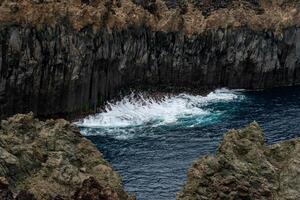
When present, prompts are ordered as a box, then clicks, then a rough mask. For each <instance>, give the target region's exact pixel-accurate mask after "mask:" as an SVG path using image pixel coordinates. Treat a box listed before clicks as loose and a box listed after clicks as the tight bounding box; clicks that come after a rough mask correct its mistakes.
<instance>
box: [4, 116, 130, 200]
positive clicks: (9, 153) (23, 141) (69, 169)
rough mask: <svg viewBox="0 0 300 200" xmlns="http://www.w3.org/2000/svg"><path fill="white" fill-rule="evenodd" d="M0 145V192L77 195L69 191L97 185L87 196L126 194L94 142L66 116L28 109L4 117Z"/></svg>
mask: <svg viewBox="0 0 300 200" xmlns="http://www.w3.org/2000/svg"><path fill="white" fill-rule="evenodd" d="M0 149H1V150H0V177H1V178H0V180H2V181H0V186H1V187H0V196H1V195H6V196H9V197H10V196H11V194H14V196H15V195H17V194H19V193H20V192H21V193H22V194H23V195H22V196H24V195H25V194H27V195H32V196H33V197H34V198H36V199H37V200H48V199H49V200H50V199H51V200H52V199H55V198H57V199H64V200H68V199H78V200H79V199H84V198H80V197H77V196H76V197H75V196H73V195H74V194H77V193H78V194H81V193H80V191H82V190H84V191H86V192H89V190H90V193H92V194H93V192H92V191H94V190H97V194H94V196H93V195H92V196H90V198H89V199H94V200H97V199H101V198H100V197H105V199H110V200H123V199H129V198H131V197H129V196H128V195H127V194H126V192H125V191H124V190H123V187H122V181H121V178H120V176H119V175H118V174H117V173H116V172H115V171H113V169H112V167H111V166H110V165H109V163H108V162H107V161H105V160H104V159H103V156H102V154H101V153H100V152H99V151H98V150H97V148H96V147H95V146H94V145H93V144H92V143H91V142H90V141H89V140H87V139H86V138H84V137H83V136H81V134H80V132H79V130H78V129H77V128H76V127H75V126H73V125H72V124H70V123H69V122H67V121H65V120H62V119H59V120H47V121H46V122H42V121H39V120H38V119H35V118H34V116H33V114H32V113H31V114H27V115H24V114H18V115H15V116H13V117H11V118H8V119H7V120H3V121H2V122H1V127H0ZM91 181H92V183H93V184H88V183H89V182H91ZM88 186H90V187H88ZM81 187H82V188H81ZM2 190H3V191H4V192H1V191H2ZM97 195H98V196H97ZM82 196H83V195H81V197H82ZM85 199H86V198H85Z"/></svg>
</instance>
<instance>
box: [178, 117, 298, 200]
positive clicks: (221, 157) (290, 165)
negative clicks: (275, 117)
mask: <svg viewBox="0 0 300 200" xmlns="http://www.w3.org/2000/svg"><path fill="white" fill-rule="evenodd" d="M299 165H300V140H299V139H292V140H287V141H283V142H279V143H277V144H274V145H270V146H268V145H266V144H265V142H264V137H263V134H262V130H261V129H260V127H259V126H258V124H257V123H255V122H254V123H251V124H250V125H249V126H247V127H246V128H244V129H240V130H231V131H229V132H228V133H226V134H225V136H224V139H223V142H222V143H221V145H220V147H219V148H218V150H217V153H216V155H214V156H204V157H203V158H201V159H199V160H197V161H195V162H194V163H193V165H192V167H191V168H190V169H189V171H188V180H187V183H186V184H185V186H184V188H183V190H182V191H181V192H180V193H178V194H177V199H178V200H200V199H201V200H202V199H203V200H204V199H214V200H219V199H220V200H221V199H222V200H227V199H228V200H229V199H257V200H274V199H278V200H296V199H299V198H300V170H299Z"/></svg>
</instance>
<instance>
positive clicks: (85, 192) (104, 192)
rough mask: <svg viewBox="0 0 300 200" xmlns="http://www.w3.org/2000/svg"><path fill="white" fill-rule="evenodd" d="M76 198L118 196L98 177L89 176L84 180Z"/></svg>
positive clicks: (98, 199) (91, 199) (88, 199)
mask: <svg viewBox="0 0 300 200" xmlns="http://www.w3.org/2000/svg"><path fill="white" fill-rule="evenodd" d="M72 199H74V200H118V196H117V194H116V193H114V191H111V190H110V189H109V188H105V187H103V186H102V185H101V184H100V183H99V182H98V181H97V180H96V179H94V178H92V177H91V178H89V179H86V180H85V181H83V183H82V187H81V188H79V189H78V190H77V191H76V192H75V194H74V196H73V198H72Z"/></svg>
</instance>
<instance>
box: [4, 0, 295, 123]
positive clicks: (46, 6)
mask: <svg viewBox="0 0 300 200" xmlns="http://www.w3.org/2000/svg"><path fill="white" fill-rule="evenodd" d="M299 25H300V6H299V2H298V1H297V0H269V1H267V0H240V1H238V0H224V1H210V0H203V1H201V0H199V1H194V0H182V1H161V0H156V1H155V0H152V1H144V0H140V1H137V0H136V1H131V0H116V1H108V0H107V1H100V0H82V1H79V0H75V1H68V0H61V1H56V0H49V1H48V0H47V1H43V0H40V1H39V0H30V1H28V0H20V1H12V0H1V1H0V113H1V114H0V115H1V116H0V117H2V118H3V117H4V116H7V115H10V114H14V113H19V112H29V111H33V112H34V113H35V114H38V115H40V116H49V115H63V116H66V115H69V114H80V113H84V112H93V111H96V110H97V108H98V107H99V106H101V105H102V104H103V103H104V102H105V101H107V100H109V99H111V98H113V97H114V96H116V95H117V94H118V93H119V91H120V89H122V88H130V87H133V88H134V87H136V86H142V87H143V86H148V87H151V86H156V87H161V88H165V87H175V88H176V87H177V88H180V87H185V88H196V89H198V90H202V89H213V88H216V87H229V88H248V89H258V88H268V87H275V86H285V85H294V84H299V83H300V70H299V67H300V28H299Z"/></svg>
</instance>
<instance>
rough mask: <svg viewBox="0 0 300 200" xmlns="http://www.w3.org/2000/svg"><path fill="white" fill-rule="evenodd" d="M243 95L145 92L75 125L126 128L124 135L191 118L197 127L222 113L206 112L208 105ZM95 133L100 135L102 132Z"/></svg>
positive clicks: (219, 92) (121, 101) (95, 127)
mask: <svg viewBox="0 0 300 200" xmlns="http://www.w3.org/2000/svg"><path fill="white" fill-rule="evenodd" d="M242 96H243V95H242V94H240V93H239V92H237V91H234V90H228V89H224V88H223V89H217V90H215V91H213V92H211V93H209V94H208V95H207V96H200V95H190V94H186V93H182V94H178V95H174V96H167V95H166V96H163V97H161V98H160V99H156V98H153V97H149V96H148V95H144V94H142V93H137V94H136V93H132V94H130V95H128V96H125V97H124V98H123V99H122V100H120V101H117V102H115V103H110V102H108V103H107V105H106V107H105V111H104V112H101V113H98V114H96V115H91V116H88V117H86V118H84V119H82V120H80V121H78V122H76V125H78V126H79V127H81V128H88V129H97V128H100V129H106V131H105V132H107V131H109V130H108V129H111V131H116V130H115V129H116V128H118V129H119V128H126V131H125V132H130V130H131V129H132V128H137V127H138V126H152V127H153V126H161V125H170V124H176V123H178V120H183V121H184V119H189V118H196V120H195V122H193V123H197V124H198V123H201V122H205V121H207V120H211V119H214V116H216V115H218V114H219V113H218V112H217V111H213V110H211V109H207V108H206V106H208V105H210V104H213V103H218V102H228V101H234V100H237V99H241V98H242ZM185 121H187V120H185ZM194 125H195V124H190V126H194ZM111 131H109V132H111ZM88 132H89V133H90V132H91V131H90V130H88V131H84V130H83V131H82V133H83V134H85V133H88ZM102 132H103V131H102ZM90 134H91V133H90ZM96 134H99V131H97V133H96Z"/></svg>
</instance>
